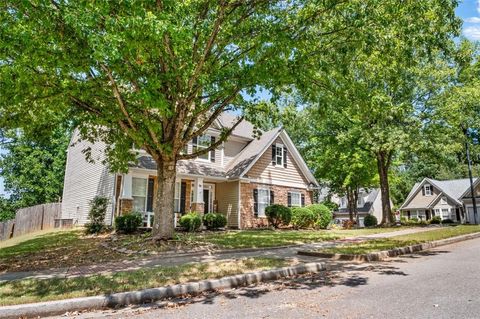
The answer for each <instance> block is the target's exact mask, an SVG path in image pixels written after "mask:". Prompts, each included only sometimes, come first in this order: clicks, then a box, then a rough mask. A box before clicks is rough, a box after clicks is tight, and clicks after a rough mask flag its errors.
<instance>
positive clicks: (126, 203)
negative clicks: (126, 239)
mask: <svg viewBox="0 0 480 319" xmlns="http://www.w3.org/2000/svg"><path fill="white" fill-rule="evenodd" d="M118 205H119V206H120V208H119V212H120V215H125V214H127V213H130V212H131V211H132V210H133V199H130V198H120V199H119V201H118Z"/></svg>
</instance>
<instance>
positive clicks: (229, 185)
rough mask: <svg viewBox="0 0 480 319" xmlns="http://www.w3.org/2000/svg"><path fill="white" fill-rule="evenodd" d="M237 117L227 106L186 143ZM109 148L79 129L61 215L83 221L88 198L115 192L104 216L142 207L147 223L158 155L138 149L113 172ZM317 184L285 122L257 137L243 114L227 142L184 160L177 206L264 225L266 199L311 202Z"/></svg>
mask: <svg viewBox="0 0 480 319" xmlns="http://www.w3.org/2000/svg"><path fill="white" fill-rule="evenodd" d="M234 121H235V117H234V116H232V115H230V114H226V113H225V114H222V115H221V116H220V117H219V118H218V120H217V121H216V122H215V124H214V125H212V127H211V128H210V129H208V130H207V132H206V134H205V135H203V136H200V137H198V138H196V139H194V140H193V141H192V142H191V143H189V145H188V147H187V150H186V151H187V152H192V151H193V150H195V149H199V148H205V147H207V145H209V144H210V143H211V142H212V141H215V139H217V138H218V136H219V135H220V132H221V130H222V129H223V128H225V127H227V128H228V127H231V126H232V125H233V124H234ZM87 147H89V148H90V149H91V153H92V157H93V158H94V159H96V161H95V163H94V164H92V163H90V162H87V161H86V160H85V157H84V154H83V152H82V150H84V149H85V148H87ZM104 148H105V144H103V143H95V144H93V145H92V144H90V143H87V142H83V141H79V135H78V132H75V134H74V136H73V137H72V142H71V145H70V147H69V149H68V154H67V165H66V172H65V187H64V191H63V202H62V218H63V219H73V220H74V222H76V223H77V224H79V225H83V224H85V223H86V222H88V210H89V201H90V200H91V199H92V198H93V197H94V196H96V195H102V196H106V197H108V198H110V199H111V204H110V206H109V211H108V216H107V218H106V223H108V224H111V223H112V220H113V217H114V216H117V215H120V214H124V213H126V212H129V211H138V212H141V213H142V214H143V215H144V217H145V219H144V220H145V223H146V224H147V225H149V224H150V218H149V216H150V215H151V214H152V212H153V208H154V205H155V203H154V201H153V198H154V191H155V189H156V184H157V182H156V175H157V172H156V164H155V162H154V161H153V160H152V158H151V157H150V156H149V155H148V154H146V153H144V152H142V151H140V154H139V157H138V161H137V162H136V163H132V164H131V165H130V169H129V171H128V173H126V174H120V173H114V172H110V171H109V170H108V167H107V166H106V165H105V164H102V160H103V159H104V155H103V150H104ZM317 187H318V183H317V181H316V180H315V178H314V177H313V175H312V173H311V172H310V170H309V169H308V167H307V165H306V164H305V161H304V160H303V159H302V157H301V155H300V154H299V152H298V150H297V149H296V147H295V145H293V143H292V140H291V139H290V137H289V136H288V134H287V133H286V132H285V130H283V129H282V128H275V129H273V130H270V131H268V132H263V134H262V135H261V137H260V138H259V139H256V138H253V125H252V124H251V123H249V122H246V121H243V122H242V123H240V125H238V126H237V127H236V128H235V130H234V131H233V134H232V135H231V136H229V138H228V139H227V141H226V142H224V143H223V146H222V147H220V148H218V149H216V150H213V151H211V152H208V153H207V154H204V155H202V156H200V157H199V158H197V159H195V160H181V161H179V162H178V165H177V181H176V184H175V212H176V213H179V214H183V213H185V212H188V211H190V210H195V211H198V212H201V213H208V212H219V213H222V214H225V215H226V217H227V220H228V226H229V227H232V228H252V227H259V226H265V225H267V222H266V218H265V207H267V206H268V205H270V204H272V203H276V204H283V205H288V206H304V205H308V204H310V203H312V198H313V196H312V195H313V190H314V189H316V188H317ZM177 217H178V215H177Z"/></svg>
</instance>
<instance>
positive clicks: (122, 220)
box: [115, 212, 143, 234]
mask: <svg viewBox="0 0 480 319" xmlns="http://www.w3.org/2000/svg"><path fill="white" fill-rule="evenodd" d="M142 224H143V218H142V215H141V214H140V213H137V212H132V213H128V214H125V215H122V216H117V217H115V229H116V230H117V231H120V232H122V233H125V234H131V233H134V232H135V231H136V230H137V229H138V228H139V227H140V226H142Z"/></svg>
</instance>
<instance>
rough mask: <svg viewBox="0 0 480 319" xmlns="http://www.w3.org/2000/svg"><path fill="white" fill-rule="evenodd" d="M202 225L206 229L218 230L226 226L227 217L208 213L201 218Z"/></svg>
mask: <svg viewBox="0 0 480 319" xmlns="http://www.w3.org/2000/svg"><path fill="white" fill-rule="evenodd" d="M203 224H204V225H205V227H207V229H209V230H212V229H219V228H223V227H225V226H227V217H225V216H224V215H222V214H215V213H208V214H205V216H203Z"/></svg>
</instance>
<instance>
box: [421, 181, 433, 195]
mask: <svg viewBox="0 0 480 319" xmlns="http://www.w3.org/2000/svg"><path fill="white" fill-rule="evenodd" d="M423 194H424V195H425V196H432V185H430V184H426V185H425V186H423Z"/></svg>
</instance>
